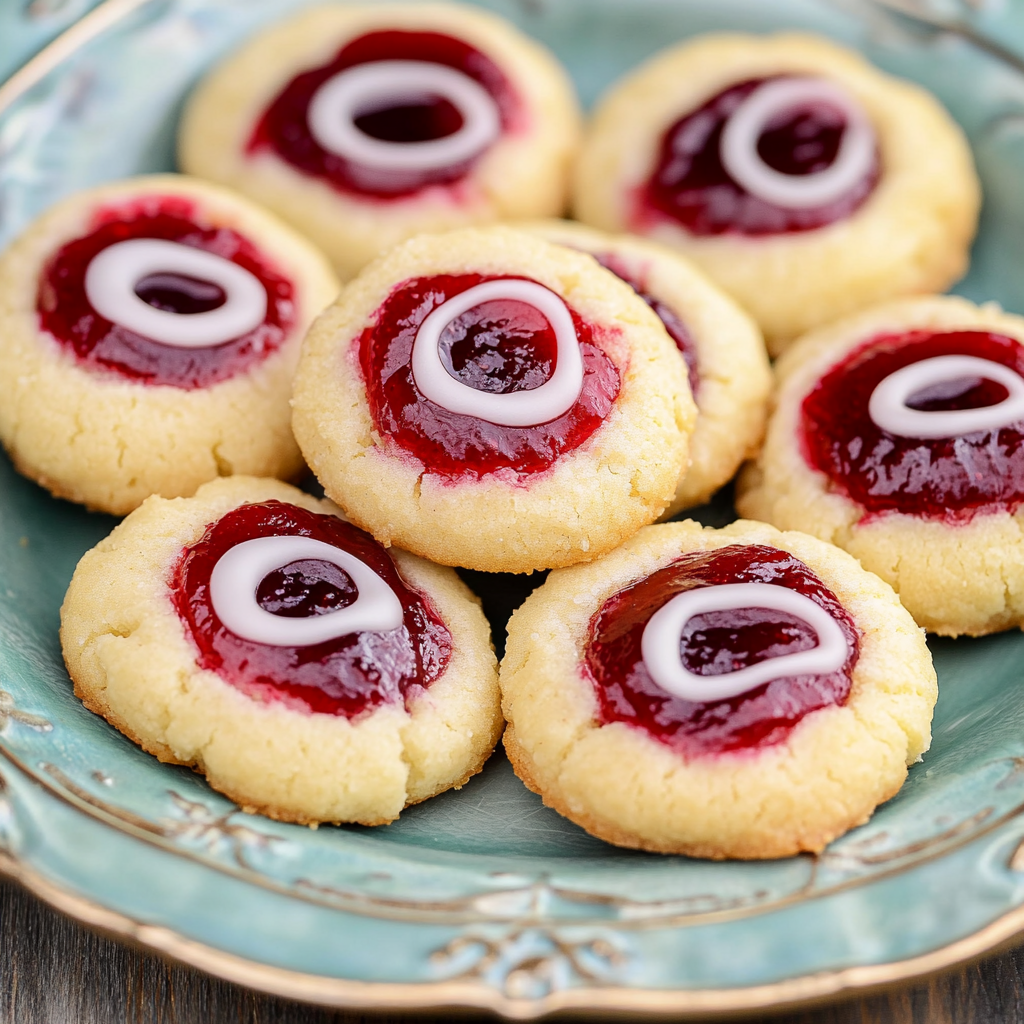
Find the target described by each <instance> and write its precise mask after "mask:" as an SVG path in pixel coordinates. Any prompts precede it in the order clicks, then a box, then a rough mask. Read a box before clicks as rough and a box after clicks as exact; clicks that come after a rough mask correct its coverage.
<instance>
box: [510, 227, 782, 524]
mask: <svg viewBox="0 0 1024 1024" xmlns="http://www.w3.org/2000/svg"><path fill="white" fill-rule="evenodd" d="M525 226H526V227H527V228H528V229H529V230H530V231H536V232H537V234H539V235H541V237H543V238H547V239H548V241H551V242H557V243H558V244H559V245H567V246H569V247H570V248H573V249H582V250H583V251H584V252H589V253H593V254H595V255H598V256H611V257H612V258H613V259H614V260H615V261H616V263H617V264H618V267H620V268H621V269H623V270H624V271H625V272H626V273H627V274H628V275H629V277H630V278H631V279H632V281H635V282H637V283H638V284H639V285H640V287H641V289H642V290H643V291H644V292H646V293H647V294H648V295H650V296H651V298H652V299H655V300H656V301H658V302H661V303H664V304H665V305H666V306H667V307H668V308H669V309H670V310H671V311H672V312H673V313H675V314H676V316H677V317H678V318H679V319H680V321H682V323H683V324H684V326H685V327H686V330H687V333H688V334H689V336H690V339H691V340H692V342H693V347H694V352H695V354H696V357H697V359H696V361H697V374H698V377H699V385H698V389H697V394H696V395H695V396H694V400H695V401H696V403H697V425H696V427H694V430H693V437H692V438H691V440H690V467H689V469H688V470H687V471H686V473H685V474H684V476H683V477H682V479H681V480H680V481H679V484H678V486H677V487H676V496H675V499H674V500H673V501H672V504H671V505H669V507H668V508H667V509H666V510H665V516H666V517H668V516H673V515H675V514H676V513H677V512H681V511H682V510H683V509H684V508H691V507H692V506H694V505H700V504H702V503H704V502H706V501H707V500H708V499H709V498H710V497H711V495H712V494H714V493H715V491H717V490H718V489H719V488H720V487H721V486H722V485H723V484H726V483H728V482H729V481H730V480H731V479H732V478H733V476H734V475H735V473H736V470H737V469H739V467H740V463H742V462H743V460H744V459H747V458H751V457H753V455H755V454H756V452H757V449H758V447H759V446H760V444H761V437H762V435H763V434H764V425H765V418H766V415H767V403H768V394H769V392H770V391H771V386H772V375H771V370H770V368H769V366H768V356H767V353H766V352H765V347H764V340H763V339H762V337H761V332H760V331H759V330H758V328H757V324H755V323H754V321H753V320H752V319H751V318H750V316H748V314H747V313H745V312H744V311H743V310H742V309H741V308H740V307H739V306H738V305H737V304H736V303H735V302H734V301H733V300H732V299H730V298H729V296H727V295H726V294H725V293H724V292H723V291H722V290H721V289H720V288H718V287H717V286H716V285H715V284H714V283H713V282H712V281H711V280H709V279H708V278H707V277H706V276H705V275H704V274H703V273H701V272H700V271H699V270H698V269H697V268H696V267H695V266H693V265H692V264H691V263H690V261H689V260H687V259H685V258H684V257H683V256H680V255H679V254H678V253H676V252H673V251H672V250H671V249H668V248H666V247H665V246H662V245H658V244H657V243H655V242H649V241H647V240H646V239H642V238H637V237H635V236H633V235H610V234H606V233H604V232H601V231H595V230H594V229H593V228H588V227H585V226H584V225H582V224H575V223H573V222H571V221H564V220H562V221H558V220H553V221H538V222H530V223H529V224H527V225H525ZM611 269H612V270H613V271H616V270H617V267H615V266H613V267H612V268H611Z"/></svg>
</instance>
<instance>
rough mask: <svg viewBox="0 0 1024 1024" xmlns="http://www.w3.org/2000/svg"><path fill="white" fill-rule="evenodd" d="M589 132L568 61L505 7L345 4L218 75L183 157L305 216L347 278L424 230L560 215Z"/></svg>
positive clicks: (278, 32) (253, 43) (270, 35)
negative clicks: (584, 130)
mask: <svg viewBox="0 0 1024 1024" xmlns="http://www.w3.org/2000/svg"><path fill="white" fill-rule="evenodd" d="M579 137H580V113H579V107H578V102H577V100H576V97H575V93H574V92H573V88H572V85H571V83H570V81H569V79H568V77H567V75H566V74H565V72H564V71H563V70H562V68H561V66H560V65H559V64H558V63H557V61H556V60H555V58H554V57H553V56H552V55H551V54H550V53H549V52H548V51H547V50H545V49H544V48H543V47H541V46H540V45H539V44H537V43H535V42H534V41H533V40H531V39H528V38H527V37H525V36H523V35H522V34H521V33H519V31H518V30H517V29H515V28H514V27H513V26H512V25H511V24H509V23H507V22H505V21H503V20H502V19H500V18H498V17H496V16H495V15H493V14H490V13H488V12H485V11H481V10H475V9H473V8H470V7H459V6H455V5H447V4H362V5H358V4H353V5H350V4H339V5H336V6H332V7H321V8H317V9H314V10H310V11H305V12H303V13H302V14H299V15H297V16H295V17H294V18H292V19H290V20H288V21H286V22H284V23H282V24H278V25H275V26H273V27H272V28H270V29H268V30H266V31H264V32H262V33H260V34H259V35H257V36H255V37H254V38H253V39H251V40H249V41H248V42H247V43H245V44H244V45H243V46H242V48H241V49H240V50H239V51H238V52H237V53H235V54H234V55H233V56H231V57H229V58H228V59H227V60H226V61H225V62H224V63H223V64H222V65H221V66H220V67H218V68H217V69H215V70H214V72H213V73H212V74H211V75H210V76H209V77H208V78H207V79H206V80H205V81H204V82H202V83H201V84H200V86H199V88H198V90H197V91H196V93H195V95H194V96H193V97H192V100H191V101H190V103H189V105H188V107H187V108H186V111H185V115H184V119H183V121H182V125H181V131H180V136H179V156H180V160H181V165H182V167H183V168H184V169H185V170H186V171H188V172H190V173H192V174H196V175H199V176H200V177H203V178H210V179H212V180H214V181H220V182H223V183H224V184H227V185H230V186H232V187H233V188H237V189H238V190H239V191H240V192H244V193H246V194H247V195H249V196H251V197H252V198H253V199H255V200H257V201H258V202H260V203H263V204H264V205H266V206H268V207H269V208H270V209H272V210H274V211H275V212H277V213H278V214H279V215H280V216H282V217H283V218H284V219H285V220H287V221H289V222H290V223H292V224H294V225H295V227H297V228H298V229H299V230H300V231H302V232H303V233H304V234H306V235H308V236H309V237H310V238H311V239H313V240H314V241H315V242H316V243H317V244H318V245H320V246H321V247H322V248H323V250H324V252H326V253H327V254H328V256H329V257H330V258H331V260H332V261H333V263H334V265H335V267H336V269H337V270H338V273H339V274H341V275H342V277H343V278H344V279H347V278H349V277H351V276H352V275H353V274H355V273H356V272H357V271H358V270H359V269H360V268H361V267H362V266H363V265H364V264H366V263H367V262H369V260H370V259H372V258H373V257H374V256H375V255H377V254H378V253H380V252H383V251H384V250H386V249H389V248H391V247H392V246H393V245H395V244H396V243H397V242H400V241H402V240H403V239H405V238H408V237H410V236H412V235H415V234H418V233H419V232H421V231H445V230H449V229H452V228H457V227H461V226H465V225H470V224H477V223H483V222H488V221H495V220H502V219H509V218H522V217H551V216H557V215H559V214H560V213H562V212H563V210H564V208H565V203H566V197H567V192H568V177H569V166H570V162H571V160H572V159H573V158H574V156H575V152H576V148H577V146H578V142H579Z"/></svg>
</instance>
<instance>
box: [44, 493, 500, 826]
mask: <svg viewBox="0 0 1024 1024" xmlns="http://www.w3.org/2000/svg"><path fill="white" fill-rule="evenodd" d="M61 620H62V627H61V643H62V645H63V648H64V658H65V661H66V662H67V666H68V671H69V672H70V673H71V677H72V679H73V680H74V682H75V693H76V694H77V695H78V696H79V697H80V698H81V699H82V700H83V701H84V702H85V705H86V707H88V708H89V709H90V710H91V711H94V712H96V713H97V714H100V715H103V717H104V718H106V719H107V721H109V722H110V723H111V724H112V725H114V726H115V727H116V728H118V729H120V730H121V732H123V733H124V734H125V735H126V736H128V737H129V738H130V739H132V740H134V741H135V742H136V743H138V744H139V745H140V746H142V747H143V749H145V750H147V751H148V752H149V753H151V754H154V755H156V756H157V757H158V758H159V759H160V760H161V761H169V762H171V763H174V764H186V765H191V766H193V767H195V768H196V769H197V770H199V771H201V772H203V773H204V774H205V775H206V777H207V779H208V780H209V782H210V785H212V786H213V787H214V788H215V789H217V790H219V791H221V792H222V793H224V794H226V795H227V796H229V797H230V798H231V799H232V800H234V801H236V802H237V803H238V804H240V805H241V806H242V808H243V809H245V810H247V811H253V812H259V813H262V814H266V815H269V816H270V817H272V818H277V819H278V820H280V821H294V822H301V823H307V824H314V823H316V822H322V821H333V822H343V821H352V822H360V823H362V824H364V825H376V824H381V823H383V822H387V821H391V820H393V819H394V818H396V817H398V813H399V812H400V811H401V810H402V808H403V807H405V806H407V805H408V804H412V803H417V802H419V801H420V800H426V799H427V798H428V797H431V796H434V795H435V794H437V793H440V792H443V791H444V790H446V789H450V788H451V787H453V786H455V787H458V786H461V785H462V783H464V782H465V781H466V780H467V779H468V778H469V777H470V776H471V775H474V774H475V773H476V772H478V771H479V770H480V767H481V765H482V764H483V762H484V761H485V760H486V758H487V757H488V755H489V754H490V753H491V750H492V748H493V746H494V744H495V742H496V741H497V739H498V736H500V734H501V727H502V722H501V715H500V711H499V706H498V689H497V675H496V671H495V659H494V652H493V649H492V647H491V643H490V631H489V628H488V625H487V621H486V620H485V619H484V616H483V613H482V612H481V610H480V607H479V601H477V600H476V598H474V597H473V595H472V594H471V593H470V592H469V590H468V589H467V588H466V587H465V585H464V584H463V583H462V582H461V581H460V580H459V579H458V577H457V576H456V575H455V573H454V572H453V571H452V570H450V569H442V568H439V567H438V566H435V565H430V564H429V563H427V562H424V561H423V560H422V559H419V558H416V557H415V556H414V555H409V554H406V553H405V552H404V551H398V550H393V551H391V552H387V551H385V550H384V549H383V548H381V547H380V546H379V545H378V544H376V543H375V542H374V540H373V538H371V537H369V536H367V535H366V534H365V533H363V532H362V531H361V530H358V529H356V527H354V526H352V525H351V524H350V523H347V522H346V521H345V520H344V519H342V518H340V517H339V516H338V515H337V509H336V508H335V507H334V506H333V505H331V504H330V502H327V501H318V500H316V499H314V498H311V497H309V495H306V494H303V493H302V492H301V491H298V490H296V489H295V488H294V487H290V486H289V485H287V484H283V483H279V482H277V481H274V480H257V479H254V478H251V477H234V478H232V479H229V480H217V481H214V482H213V483H210V484H206V485H205V486H203V487H201V488H200V489H199V491H198V493H197V494H196V495H195V497H194V498H179V499H176V500H165V499H163V498H155V497H154V498H151V499H150V500H149V501H147V502H146V503H145V504H144V505H143V506H142V507H141V508H139V509H138V510H136V511H135V512H133V513H132V514H131V515H130V516H129V517H128V518H127V519H126V520H125V521H124V522H123V523H121V525H120V526H118V527H117V529H115V530H114V532H113V533H112V534H111V535H110V536H109V537H108V538H107V539H106V540H104V541H102V542H101V543H100V544H99V545H97V547H95V548H93V549H92V551H89V552H88V553H87V554H86V555H85V556H84V557H83V559H82V561H81V562H80V563H79V565H78V568H77V569H76V570H75V575H74V578H73V579H72V581H71V586H70V588H69V590H68V594H67V598H66V599H65V601H64V607H63V608H62V609H61Z"/></svg>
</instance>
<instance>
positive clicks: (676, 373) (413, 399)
mask: <svg viewBox="0 0 1024 1024" xmlns="http://www.w3.org/2000/svg"><path fill="white" fill-rule="evenodd" d="M293 404H294V418H293V426H294V429H295V436H296V438H297V439H298V441H299V445H300V446H301V448H302V451H303V454H304V455H305V457H306V460H307V461H308V463H309V465H310V468H311V469H312V470H313V471H314V472H315V473H316V475H317V477H318V478H319V479H320V482H321V483H322V484H323V486H324V489H325V490H326V492H327V494H328V496H330V497H331V498H332V499H333V500H334V501H336V502H337V503H338V504H339V505H340V506H341V507H342V508H343V509H344V510H345V512H346V514H348V515H349V516H350V517H351V518H352V520H353V521H354V522H356V523H357V524H358V525H360V526H361V527H363V529H366V530H369V532H370V533H372V534H373V535H374V536H375V537H376V538H377V540H379V541H380V542H381V543H382V544H391V543H394V544H397V545H399V546H400V547H403V548H406V549H408V550H410V551H414V552H415V553H416V554H418V555H422V556H424V557H426V558H430V559H431V560H432V561H435V562H440V563H442V564H444V565H460V566H464V567H466V568H471V569H482V570H487V571H502V572H531V571H533V570H534V569H544V568H549V567H551V566H556V565H568V564H571V563H573V562H578V561H583V560H586V559H590V558H594V557H596V556H597V555H599V554H601V553H602V552H604V551H607V550H609V549H611V548H613V547H615V545H616V544H619V543H621V542H622V541H623V540H625V539H626V537H629V536H630V535H631V534H633V533H634V532H635V531H636V530H637V529H639V528H640V527H641V526H643V525H645V524H646V523H649V522H651V521H653V520H654V519H656V518H657V517H658V516H659V515H660V514H661V513H662V512H663V511H664V509H665V508H666V506H667V505H668V504H669V503H670V502H671V500H672V498H673V497H674V495H675V487H676V482H677V481H678V479H679V476H680V474H681V472H682V470H683V468H684V467H685V465H686V462H687V442H688V438H689V436H690V434H691V432H692V430H693V422H694V418H695V409H694V405H693V401H692V399H691V397H690V389H689V385H688V384H687V378H686V369H685V366H684V364H683V361H682V360H681V359H680V358H679V353H678V351H677V349H676V347H675V345H674V344H673V343H672V341H671V339H670V338H669V337H668V335H667V334H666V333H665V330H664V328H663V327H662V325H661V322H660V321H659V320H658V318H657V317H656V316H655V315H654V313H653V312H652V311H651V309H650V308H649V307H648V305H647V304H646V303H645V302H644V301H643V300H642V299H640V298H639V297H638V296H637V294H636V292H634V291H633V289H632V288H630V287H629V286H628V285H626V284H624V283H623V282H622V281H620V280H619V279H618V278H617V277H615V276H614V275H613V274H611V273H609V272H608V271H607V270H604V269H603V268H601V267H600V266H598V265H597V263H595V262H594V260H593V259H591V257H589V256H587V255H584V254H583V253H579V252H573V251H571V250H569V249H565V248H563V247H562V246H557V245H552V244H551V243H549V242H546V241H544V240H543V239H540V238H537V237H536V236H534V235H531V234H527V233H525V232H521V231H515V230H511V229H509V228H503V227H491V228H467V229H463V230H461V231H453V232H450V233H448V234H444V235H429V236H428V235H423V236H420V237H419V238H415V239H411V240H410V241H408V242H406V243H404V244H402V245H400V246H398V247H397V248H396V249H394V250H392V251H391V252H390V253H388V254H387V255H386V256H384V257H382V258H381V259H380V260H378V261H377V262H375V263H374V264H372V265H371V266H370V267H368V268H367V269H366V270H365V271H364V272H363V273H362V274H361V275H360V276H359V277H358V278H357V279H356V280H355V281H354V282H352V283H351V284H350V285H349V286H348V287H347V288H346V289H345V290H344V291H343V292H342V294H341V296H340V297H339V299H338V301H337V302H336V303H335V304H334V305H333V306H332V307H331V308H330V309H328V310H327V311H326V312H325V313H324V314H323V316H321V317H320V318H319V319H318V320H317V321H316V323H315V324H314V325H313V327H312V329H311V330H310V332H309V335H308V336H307V338H306V341H305V344H304V345H303V351H302V360H301V363H300V365H299V370H298V372H297V374H296V379H295V398H294V402H293Z"/></svg>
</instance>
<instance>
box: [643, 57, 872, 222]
mask: <svg viewBox="0 0 1024 1024" xmlns="http://www.w3.org/2000/svg"><path fill="white" fill-rule="evenodd" d="M814 81H815V80H813V79H791V78H786V77H775V78H757V79H750V80H748V81H745V82H739V83H737V84H736V85H733V86H730V87H729V88H728V89H726V90H725V91H724V92H721V93H719V94H718V95H717V96H714V97H712V98H711V99H710V100H708V101H707V102H706V103H704V104H703V105H702V106H701V107H699V108H698V109H697V110H694V111H692V112H691V113H689V114H686V115H685V116H684V117H682V118H680V119H679V120H678V121H676V122H675V124H673V125H672V126H671V127H670V128H669V129H668V130H667V131H666V132H665V134H664V136H663V137H662V140H661V145H660V148H659V151H658V156H657V160H656V163H655V167H654V171H653V173H652V174H651V177H650V178H649V179H648V181H647V183H646V184H645V185H644V186H643V188H642V190H641V194H640V197H639V199H640V208H639V210H638V213H637V219H638V221H639V222H640V223H639V225H638V226H641V227H642V226H643V224H644V223H646V222H648V221H650V219H651V216H652V215H654V218H655V219H662V218H668V219H670V220H672V221H674V222H676V223H678V224H679V225H681V226H682V227H683V228H685V229H686V230H687V231H688V232H690V233H691V234H693V235H721V234H727V233H731V234H741V235H752V236H757V235H775V234H788V233H792V232H798V231H810V230H813V229H814V228H820V227H824V226H825V225H827V224H832V223H834V222H835V221H838V220H843V219H844V218H846V217H849V216H850V215H851V214H853V213H854V212H855V211H856V210H857V209H858V208H859V207H860V206H861V204H862V203H863V202H864V201H865V200H866V199H867V197H868V196H869V195H870V194H871V192H872V191H873V189H874V187H875V185H876V184H877V183H878V179H879V175H880V165H879V160H878V154H877V149H876V147H875V145H874V142H873V136H872V135H870V134H869V133H870V127H869V126H867V125H866V123H864V124H862V123H861V121H860V119H858V124H857V129H858V134H857V139H858V141H860V142H861V143H862V144H861V145H859V146H857V147H856V152H853V150H851V149H850V148H849V147H847V152H849V153H850V157H849V160H847V157H846V154H845V153H844V154H843V167H844V168H845V167H849V168H850V171H851V174H850V175H845V174H844V175H843V180H840V179H839V178H836V179H835V184H836V186H837V188H833V189H826V190H818V189H814V190H811V189H808V191H807V197H806V200H804V199H802V198H801V197H800V196H799V186H800V183H801V182H806V183H808V184H810V183H811V179H818V180H821V179H822V178H823V176H824V175H826V174H828V175H832V172H833V169H835V170H836V171H840V172H841V171H842V170H843V168H840V167H839V166H838V161H839V158H840V155H841V148H842V147H843V144H844V136H846V135H847V134H848V132H849V131H850V123H849V117H848V114H847V112H845V111H844V110H842V109H839V107H838V106H837V104H838V103H839V102H842V100H841V99H840V97H838V96H835V97H830V96H829V95H827V94H825V95H823V96H822V98H819V99H815V98H814V97H813V88H812V89H810V90H808V94H807V96H805V97H804V98H800V97H798V96H794V97H793V102H792V103H791V104H790V105H789V106H788V108H787V107H786V106H785V97H783V98H782V100H783V106H782V108H781V109H780V110H779V111H777V112H776V113H775V114H774V115H771V116H766V117H765V119H764V121H763V125H762V128H761V130H760V131H758V129H757V126H756V124H755V125H754V126H753V127H752V128H751V130H750V131H749V132H745V133H744V134H745V137H746V138H747V139H748V142H749V145H748V147H747V149H748V150H750V151H749V152H746V153H745V155H744V151H743V148H742V142H741V143H740V146H739V148H740V154H739V158H736V159H733V161H732V162H733V166H732V167H731V168H730V166H727V163H728V162H729V161H730V159H731V157H730V153H731V152H732V150H729V149H726V150H725V152H724V153H723V135H724V134H725V133H726V131H727V128H728V126H729V123H730V120H731V119H732V118H733V117H734V115H736V114H737V111H740V108H741V107H742V105H743V104H744V101H748V100H751V99H752V97H754V94H755V93H756V92H758V91H759V90H761V89H762V88H763V87H765V86H771V87H773V88H778V87H779V86H780V85H781V86H782V87H786V85H787V83H792V82H814ZM825 88H826V89H829V88H830V87H829V86H825ZM831 88H832V89H834V88H835V87H831ZM847 102H848V101H847ZM844 105H845V104H844ZM748 109H749V108H748ZM765 113H766V115H768V113H769V112H768V111H765ZM747 121H749V118H744V123H746V122H747ZM723 157H724V158H723ZM858 160H859V162H858V163H856V164H854V163H852V162H851V161H858ZM748 164H752V165H753V167H752V171H753V173H752V174H750V175H747V174H742V175H741V176H742V177H744V178H745V179H746V181H747V184H746V185H744V184H743V183H741V182H740V181H737V180H736V177H735V176H734V174H735V173H738V172H739V171H740V170H741V168H746V167H747V165H748ZM730 169H732V171H733V173H730ZM858 169H859V171H860V173H859V174H858ZM765 177H766V178H768V180H769V184H768V186H767V187H765V188H763V189H762V187H761V185H760V182H761V179H762V178H765ZM780 178H781V179H782V180H781V185H780V186H779V187H780V189H781V190H783V192H784V191H785V190H786V189H788V190H789V191H790V192H793V193H794V195H793V197H792V198H789V197H787V196H786V195H785V194H783V195H782V197H781V198H780V196H779V195H777V194H776V190H773V189H772V188H771V187H770V185H771V183H772V182H773V181H776V182H777V181H778V180H779V179H780ZM844 182H845V185H846V187H843V186H844ZM755 190H756V191H755ZM817 195H820V197H821V199H820V201H819V200H818V199H816V198H815V196H817ZM807 203H810V205H807Z"/></svg>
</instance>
